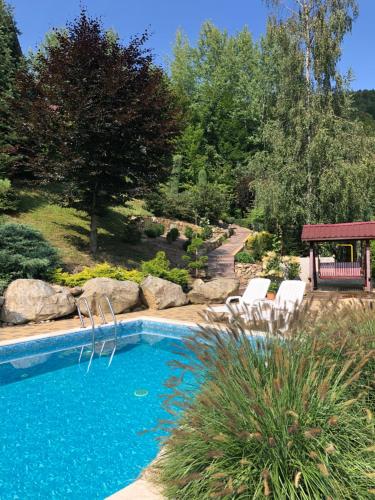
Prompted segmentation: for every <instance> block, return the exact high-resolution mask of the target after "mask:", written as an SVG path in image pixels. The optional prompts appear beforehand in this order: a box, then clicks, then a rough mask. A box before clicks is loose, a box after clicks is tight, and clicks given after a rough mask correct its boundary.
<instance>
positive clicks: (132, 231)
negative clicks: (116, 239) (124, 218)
mask: <svg viewBox="0 0 375 500" xmlns="http://www.w3.org/2000/svg"><path fill="white" fill-rule="evenodd" d="M141 239H142V231H141V230H140V229H139V227H138V224H137V222H136V221H135V220H134V221H133V220H129V221H128V222H127V224H126V225H125V227H124V231H123V234H122V240H123V241H124V242H125V243H129V244H130V245H136V244H137V243H139V242H140V241H141Z"/></svg>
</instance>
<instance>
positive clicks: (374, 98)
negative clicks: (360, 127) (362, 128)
mask: <svg viewBox="0 0 375 500" xmlns="http://www.w3.org/2000/svg"><path fill="white" fill-rule="evenodd" d="M353 98H354V105H355V107H356V109H357V110H358V117H359V118H360V120H361V121H363V123H364V124H365V125H366V126H367V127H368V129H369V130H371V131H373V132H374V133H375V90H357V91H355V92H353Z"/></svg>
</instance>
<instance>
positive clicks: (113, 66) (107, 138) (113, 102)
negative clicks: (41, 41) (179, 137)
mask: <svg viewBox="0 0 375 500" xmlns="http://www.w3.org/2000/svg"><path fill="white" fill-rule="evenodd" d="M146 40H147V34H144V35H142V36H141V37H138V38H137V37H135V38H133V39H132V40H131V42H130V43H129V45H127V46H124V45H122V44H121V43H120V41H119V39H118V38H116V37H114V36H113V34H112V36H109V35H108V32H106V31H105V30H104V28H103V26H102V25H101V22H100V21H99V20H97V19H93V18H90V17H88V15H87V14H86V12H85V11H84V10H83V11H82V12H81V14H80V16H79V18H78V19H76V20H75V21H74V22H73V23H72V24H68V25H67V26H66V28H65V29H64V30H58V31H56V32H55V37H54V40H53V43H51V44H49V45H48V44H47V45H46V47H44V50H43V51H40V52H39V53H38V56H37V57H36V58H34V59H33V61H32V62H33V65H32V68H30V69H28V70H25V71H23V72H22V73H21V74H20V75H19V77H18V80H17V84H18V85H17V90H18V96H17V99H15V100H14V101H13V103H12V104H13V113H14V118H15V123H16V126H17V128H18V131H19V134H20V135H21V134H22V135H23V136H24V137H26V138H27V139H25V143H24V144H21V145H18V148H17V149H18V152H22V153H23V158H22V161H20V162H19V171H18V173H20V170H22V169H23V168H24V167H25V165H26V168H29V169H31V170H32V172H33V174H34V175H35V176H36V177H37V178H39V179H40V180H41V181H42V182H56V181H58V182H59V185H60V189H61V199H62V202H63V203H65V204H67V205H69V206H74V207H78V208H80V209H82V210H84V211H86V212H87V213H88V214H89V216H90V218H91V229H90V238H91V240H90V241H91V251H92V252H93V253H94V254H95V252H96V250H97V224H98V216H99V215H100V214H101V213H102V212H103V210H104V209H105V208H106V207H108V206H110V205H113V204H115V203H116V202H118V201H119V200H122V201H123V200H124V199H126V197H127V196H128V195H129V193H130V192H131V193H132V194H133V195H134V193H136V192H138V193H140V192H142V191H144V190H146V189H147V188H148V187H149V186H152V187H153V186H154V185H155V183H156V182H157V181H160V180H162V179H163V178H165V177H166V176H167V175H168V173H169V164H170V162H169V157H170V154H171V151H172V148H173V141H174V138H175V136H176V134H177V132H178V130H179V124H178V116H179V114H178V110H177V107H176V105H175V102H174V97H173V94H172V92H171V91H170V89H169V86H168V83H167V81H166V79H165V76H164V74H163V72H162V70H161V69H160V68H157V67H156V66H155V65H154V64H153V60H152V57H151V55H150V52H149V51H147V50H146V49H144V44H145V42H146ZM30 140H32V142H30Z"/></svg>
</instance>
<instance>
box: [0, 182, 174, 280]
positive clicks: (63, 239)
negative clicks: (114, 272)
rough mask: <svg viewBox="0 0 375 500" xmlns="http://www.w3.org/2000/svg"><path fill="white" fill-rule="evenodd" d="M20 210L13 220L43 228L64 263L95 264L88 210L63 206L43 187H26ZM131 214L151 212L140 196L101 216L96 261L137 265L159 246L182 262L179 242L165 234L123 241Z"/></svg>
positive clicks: (75, 265)
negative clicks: (126, 224) (166, 236)
mask: <svg viewBox="0 0 375 500" xmlns="http://www.w3.org/2000/svg"><path fill="white" fill-rule="evenodd" d="M20 196H21V201H20V208H19V211H18V212H17V214H15V215H11V216H10V215H8V216H6V219H7V220H8V221H11V222H18V223H21V224H28V225H30V226H32V227H34V228H35V229H37V230H39V231H40V232H41V233H42V234H43V236H44V237H45V238H46V240H48V241H49V242H50V243H51V244H52V245H53V246H55V247H56V248H57V249H58V250H59V252H60V255H61V258H62V260H63V262H64V266H65V267H66V268H67V269H68V270H70V271H72V270H74V269H77V268H80V267H82V266H89V265H92V264H94V259H93V258H92V256H91V255H90V253H89V218H88V216H87V215H86V214H85V213H84V212H80V211H78V210H75V209H72V208H64V207H60V206H59V205H57V204H56V203H54V202H53V201H51V197H50V195H49V194H48V193H46V192H44V191H41V190H25V189H24V190H22V191H21V193H20ZM130 215H138V216H146V215H151V214H150V213H149V212H147V211H146V210H145V208H144V207H143V203H142V202H141V201H138V200H134V201H132V202H129V203H128V204H127V205H126V206H122V207H120V206H119V207H114V208H111V209H110V210H108V213H107V215H106V216H105V217H102V218H101V220H100V226H101V227H100V229H99V252H98V256H97V258H96V261H100V262H101V261H104V260H106V261H108V262H111V263H114V264H119V265H123V266H129V267H135V266H136V265H137V264H138V263H139V262H140V261H141V260H148V259H151V258H152V257H154V255H155V253H156V252H157V251H158V250H160V249H161V250H165V251H166V252H167V255H168V257H169V258H170V259H171V261H172V262H173V263H175V264H176V263H178V261H179V260H180V256H181V254H182V251H181V249H180V246H181V245H179V244H178V242H176V243H174V244H173V245H168V243H167V242H166V241H165V239H164V238H157V239H155V240H151V239H147V240H145V241H143V242H141V243H139V244H137V245H130V244H128V243H125V242H124V241H122V237H121V235H122V234H123V231H124V226H125V223H126V218H127V217H129V216H130Z"/></svg>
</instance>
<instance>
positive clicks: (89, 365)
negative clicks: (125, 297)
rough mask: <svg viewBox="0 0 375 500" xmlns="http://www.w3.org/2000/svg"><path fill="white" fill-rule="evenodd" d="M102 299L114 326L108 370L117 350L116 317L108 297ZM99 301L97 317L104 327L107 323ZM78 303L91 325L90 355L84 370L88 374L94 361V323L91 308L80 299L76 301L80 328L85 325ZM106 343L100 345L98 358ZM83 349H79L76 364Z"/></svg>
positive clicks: (83, 347) (83, 298)
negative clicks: (106, 305)
mask: <svg viewBox="0 0 375 500" xmlns="http://www.w3.org/2000/svg"><path fill="white" fill-rule="evenodd" d="M102 298H103V299H105V300H106V302H107V304H108V307H109V310H110V313H111V316H112V320H113V326H114V338H113V349H112V352H111V356H110V358H109V363H108V368H109V367H110V366H111V364H112V361H113V356H114V355H115V352H116V349H117V319H116V315H115V313H114V311H113V307H112V303H111V301H110V300H109V297H108V296H107V295H103V297H102ZM100 300H101V298H100V299H99V302H98V309H99V316H100V320H101V324H102V325H106V324H108V322H107V320H106V317H105V314H104V312H103V308H102V305H101V302H100ZM80 302H83V303H84V305H85V308H86V312H87V314H88V317H89V320H90V323H91V355H90V360H89V364H88V366H87V370H86V373H88V372H89V370H90V368H91V363H92V360H93V359H94V355H95V347H96V335H95V333H96V331H95V321H94V316H93V314H92V310H91V307H90V305H89V303H88V301H87V299H86V297H80V298H79V299H78V300H77V311H78V316H79V320H80V322H81V326H82V328H86V324H85V319H84V317H83V314H82V309H81V305H80ZM106 342H107V340H104V341H103V343H102V346H101V349H100V353H99V357H101V355H102V354H103V350H104V347H105V344H106ZM85 347H86V346H85V345H83V346H82V348H81V352H80V354H79V359H78V363H80V362H81V359H82V355H83V352H84V350H85Z"/></svg>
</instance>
